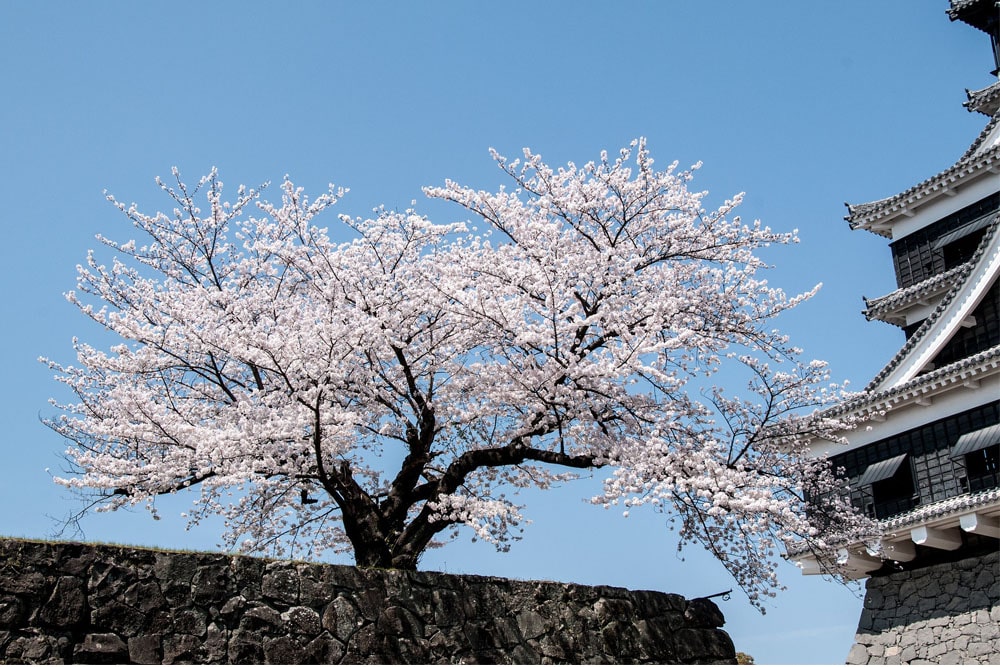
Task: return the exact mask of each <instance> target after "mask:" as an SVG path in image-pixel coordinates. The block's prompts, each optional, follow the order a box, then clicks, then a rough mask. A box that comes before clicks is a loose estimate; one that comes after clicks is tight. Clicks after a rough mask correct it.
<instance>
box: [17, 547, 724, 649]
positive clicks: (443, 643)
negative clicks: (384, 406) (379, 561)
mask: <svg viewBox="0 0 1000 667" xmlns="http://www.w3.org/2000/svg"><path fill="white" fill-rule="evenodd" d="M723 621H724V619H723V617H722V614H721V613H720V612H719V609H718V607H716V606H715V605H714V604H713V603H712V602H711V601H709V600H704V599H698V600H691V601H688V600H685V599H684V598H682V597H680V596H677V595H671V594H665V593H656V592H650V591H628V590H625V589H621V588H611V587H600V586H598V587H589V586H578V585H573V584H558V583H551V582H523V581H512V580H506V579H498V578H490V577H475V576H455V575H445V574H439V573H432V572H399V571H391V570H376V569H358V568H354V567H347V566H336V565H319V564H310V563H302V562H290V561H268V560H264V559H255V558H247V557H238V556H227V555H219V554H196V553H168V552H160V551H153V550H143V549H134V548H124V547H108V546H94V545H83V544H75V543H44V542H32V541H24V540H9V539H8V540H3V539H0V662H6V663H70V662H75V663H142V664H156V663H164V664H171V663H202V664H204V663H241V664H247V663H296V664H310V663H313V664H315V663H329V664H334V663H351V664H357V663H423V664H426V663H485V662H489V663H543V664H546V663H547V664H552V663H658V664H664V663H687V664H698V663H702V664H707V663H734V662H735V650H734V648H733V644H732V641H731V640H730V639H729V637H728V635H727V634H726V633H725V632H723V631H722V630H720V629H719V628H720V627H721V626H722V624H723Z"/></svg>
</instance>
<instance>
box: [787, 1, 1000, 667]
mask: <svg viewBox="0 0 1000 667" xmlns="http://www.w3.org/2000/svg"><path fill="white" fill-rule="evenodd" d="M947 13H948V15H949V17H950V18H951V19H952V20H953V21H961V22H964V23H966V24H968V25H969V26H972V27H973V28H976V29H978V30H980V31H983V32H985V33H986V34H987V35H988V36H989V38H990V40H991V42H992V48H993V61H994V63H993V65H994V67H995V68H996V69H994V70H993V72H992V74H993V75H994V76H996V75H997V72H998V69H1000V49H998V46H1000V36H998V22H1000V2H997V0H951V2H950V7H949V9H948V11H947ZM967 96H968V101H967V102H966V103H965V106H966V107H967V108H968V109H969V111H970V112H973V113H979V114H983V115H985V116H986V117H988V119H989V120H988V122H987V123H986V126H985V129H983V131H982V132H981V133H980V134H979V136H978V137H976V139H975V141H974V142H973V143H972V145H971V146H970V147H969V149H968V150H967V151H966V152H965V153H964V154H963V155H962V156H961V157H960V158H959V159H958V161H957V162H956V163H955V164H953V165H952V166H950V167H948V168H947V169H945V170H944V171H942V172H940V173H938V174H936V175H934V176H931V177H930V178H928V179H927V180H925V181H923V182H921V183H918V184H916V185H914V186H913V187H911V188H909V189H908V190H906V191H904V192H900V193H899V194H895V195H893V196H891V197H887V198H885V199H881V200H878V201H873V202H869V203H865V204H856V205H850V204H849V205H848V215H847V218H846V219H847V221H848V222H849V223H850V226H851V228H852V229H860V230H865V231H867V232H871V233H874V234H878V235H880V236H883V237H885V238H886V239H889V247H890V249H891V251H892V260H893V268H894V270H895V275H896V282H897V289H896V290H895V291H893V292H891V293H890V294H886V295H884V296H881V297H878V298H875V299H866V300H865V306H866V308H865V311H864V313H865V316H866V317H867V318H868V319H869V320H879V321H881V322H887V323H889V324H892V325H895V326H897V327H899V328H900V329H901V332H902V334H903V336H904V338H905V342H904V344H903V346H902V348H901V349H900V350H899V352H898V353H897V354H896V355H895V356H894V357H893V358H892V359H891V361H889V363H888V364H887V365H886V366H885V367H884V368H883V369H882V370H881V371H880V372H879V373H878V374H877V375H876V376H875V378H874V379H872V381H871V382H870V383H869V384H868V386H867V387H865V389H864V390H863V392H861V393H860V395H858V396H857V397H855V398H853V399H851V400H849V401H848V402H846V403H844V404H842V405H840V406H839V407H838V408H837V409H836V410H835V412H836V413H839V414H841V415H855V416H858V417H861V418H864V419H866V420H868V421H867V423H866V425H865V427H863V428H860V429H858V430H856V431H851V432H849V433H846V434H844V435H846V437H847V439H848V441H849V444H848V445H846V446H840V445H830V443H819V442H817V443H814V451H815V452H816V453H817V454H828V455H830V456H831V460H832V462H833V464H834V465H835V466H837V467H842V468H843V469H844V471H845V475H846V476H847V477H848V478H849V479H850V489H851V490H850V494H851V500H852V502H853V503H854V505H855V507H857V508H858V509H859V510H861V511H863V512H865V513H867V514H868V515H869V516H870V517H872V518H873V519H876V520H877V525H878V528H879V531H880V533H881V536H880V540H879V539H875V540H871V541H868V542H866V543H855V544H849V545H844V548H843V549H841V550H840V551H839V552H838V556H839V557H838V562H839V563H840V564H842V565H843V567H844V571H845V572H846V573H847V574H848V576H849V577H851V578H855V579H861V578H864V577H868V582H867V596H866V600H865V608H864V611H863V613H862V618H861V622H860V624H859V627H858V635H857V644H856V645H855V647H854V649H853V650H852V651H851V654H850V656H849V658H848V662H850V663H855V664H858V663H860V664H864V663H868V662H871V663H900V662H904V663H905V662H909V661H911V660H926V661H931V662H952V663H955V662H958V663H970V662H971V663H975V662H980V661H982V662H991V661H992V662H998V661H1000V559H998V551H1000V541H998V538H1000V293H998V280H997V278H998V276H1000V112H998V109H1000V82H995V83H993V84H992V85H990V86H988V87H986V88H984V89H982V90H977V91H971V92H970V91H967ZM791 558H792V559H793V560H796V561H798V564H799V565H800V567H801V568H802V570H803V572H804V573H806V574H815V573H819V572H820V569H821V568H820V566H819V565H818V563H817V562H816V561H815V560H814V559H811V558H809V557H808V556H807V555H802V554H798V555H796V554H794V553H792V554H791Z"/></svg>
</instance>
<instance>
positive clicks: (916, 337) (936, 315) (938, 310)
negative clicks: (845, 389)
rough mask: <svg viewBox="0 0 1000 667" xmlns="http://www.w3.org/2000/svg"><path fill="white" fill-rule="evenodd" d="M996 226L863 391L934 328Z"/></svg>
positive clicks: (890, 370) (975, 262) (995, 227)
mask: <svg viewBox="0 0 1000 667" xmlns="http://www.w3.org/2000/svg"><path fill="white" fill-rule="evenodd" d="M997 227H998V223H997V221H996V220H994V221H993V223H992V224H991V225H990V226H989V228H988V230H987V232H986V234H984V235H983V239H982V241H980V242H979V247H978V248H976V252H975V253H973V255H972V258H971V259H970V260H969V261H968V262H967V263H965V264H963V265H962V266H963V267H964V269H965V271H964V273H962V274H960V275H959V276H957V277H956V280H955V284H954V286H953V287H952V288H951V290H950V291H949V292H948V293H947V294H945V295H944V297H942V298H941V300H940V301H939V302H938V305H937V307H935V308H934V310H933V311H931V314H930V315H928V316H927V317H926V318H925V319H924V321H923V324H921V325H920V326H919V327H918V328H917V330H916V331H914V332H913V335H911V336H910V337H909V338H908V339H907V341H906V344H904V345H903V347H902V349H900V351H899V352H897V353H896V356H895V357H893V358H892V360H891V361H890V362H889V363H888V364H886V366H885V368H883V369H882V370H881V371H879V373H878V375H876V376H875V377H874V378H873V379H872V381H871V382H869V383H868V386H867V387H865V389H864V391H866V392H869V391H873V390H874V389H875V387H877V386H878V385H879V384H880V383H881V382H882V380H884V379H885V378H886V377H887V376H888V375H889V374H890V373H891V372H892V371H894V370H896V368H898V367H899V365H900V364H902V363H903V361H904V360H905V359H906V357H907V356H908V355H909V353H910V351H911V350H913V348H915V347H916V346H917V344H918V343H919V342H920V341H921V340H923V338H924V337H925V336H926V335H927V334H928V333H929V332H930V331H931V330H932V329H934V328H936V326H937V322H938V320H939V319H941V316H942V315H943V314H944V312H945V310H947V308H948V306H949V305H951V302H952V301H953V300H954V299H955V297H956V296H957V295H958V294H959V292H960V291H961V289H962V286H963V284H964V282H965V279H966V278H967V277H968V275H969V273H970V272H971V271H972V269H973V268H974V267H975V266H976V265H977V264H978V263H979V261H980V260H981V259H982V257H983V254H984V253H985V252H986V248H987V247H988V246H989V244H990V242H991V241H992V240H993V237H994V236H995V235H996V234H997Z"/></svg>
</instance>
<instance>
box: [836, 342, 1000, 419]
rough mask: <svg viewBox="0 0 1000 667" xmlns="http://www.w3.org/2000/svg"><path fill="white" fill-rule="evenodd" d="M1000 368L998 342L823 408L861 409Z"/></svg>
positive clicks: (838, 411) (842, 411)
mask: <svg viewBox="0 0 1000 667" xmlns="http://www.w3.org/2000/svg"><path fill="white" fill-rule="evenodd" d="M998 368H1000V345H997V346H994V347H991V348H989V349H986V350H983V351H982V352H978V353H976V354H974V355H972V356H971V357H966V358H965V359H959V360H958V361H956V362H953V363H950V364H948V365H947V366H942V367H941V368H936V369H934V370H933V371H930V372H929V373H923V374H922V375H918V376H916V377H915V378H913V379H911V380H909V381H907V382H904V383H903V384H901V385H897V386H895V387H890V388H889V389H885V390H883V391H879V392H873V391H870V390H865V391H862V392H858V393H857V394H856V395H855V396H853V397H852V398H849V399H848V400H846V401H844V402H842V403H839V404H837V405H836V406H834V407H832V408H830V410H828V411H827V412H826V414H827V415H829V416H831V417H835V416H838V415H845V414H850V413H857V412H861V411H862V410H865V409H880V408H882V407H888V406H889V405H892V404H894V403H897V402H899V401H900V400H905V399H906V398H907V397H909V396H919V395H921V394H923V393H925V392H928V391H932V390H934V389H937V388H939V387H942V386H947V385H949V384H955V383H958V382H963V381H965V379H966V378H967V377H970V376H975V375H979V374H982V373H984V372H987V371H992V370H995V369H998Z"/></svg>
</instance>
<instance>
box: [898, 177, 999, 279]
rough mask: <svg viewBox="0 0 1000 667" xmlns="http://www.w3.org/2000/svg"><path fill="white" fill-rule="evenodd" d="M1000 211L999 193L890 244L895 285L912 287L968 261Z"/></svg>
mask: <svg viewBox="0 0 1000 667" xmlns="http://www.w3.org/2000/svg"><path fill="white" fill-rule="evenodd" d="M998 210H1000V193H994V194H992V195H990V196H989V197H986V198H984V199H981V200H979V201H977V202H976V203H975V204H972V205H970V206H966V207H965V208H963V209H962V210H960V211H957V212H955V213H953V214H951V215H949V216H947V217H945V218H942V219H941V220H939V221H937V222H935V223H934V224H932V225H928V226H926V227H924V228H923V229H919V230H917V231H915V232H913V233H912V234H909V235H908V236H904V237H903V238H901V239H899V240H897V241H894V242H893V243H891V244H889V247H890V248H891V249H892V260H893V265H894V266H895V269H896V284H897V285H898V286H899V287H900V288H904V287H909V286H910V285H915V284H917V283H919V282H922V281H924V280H927V279H928V278H930V277H932V276H935V275H937V274H939V273H944V272H945V271H947V270H948V269H951V268H954V267H956V266H958V265H959V264H962V263H964V262H967V261H969V259H970V258H971V257H972V255H973V253H974V252H975V250H976V248H977V247H978V246H979V241H980V240H982V237H983V234H985V232H986V229H987V228H988V227H989V225H990V224H991V223H992V222H993V221H994V220H995V219H996V215H997V211H998Z"/></svg>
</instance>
